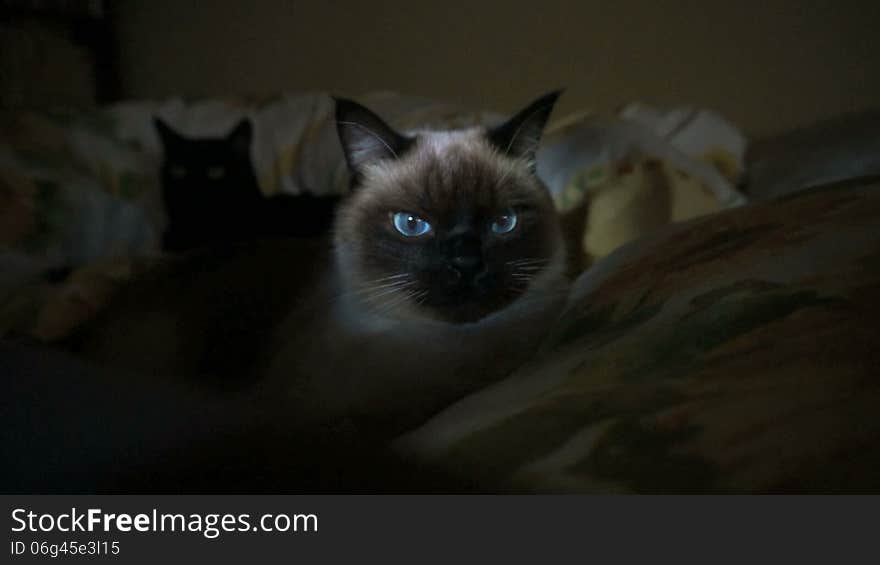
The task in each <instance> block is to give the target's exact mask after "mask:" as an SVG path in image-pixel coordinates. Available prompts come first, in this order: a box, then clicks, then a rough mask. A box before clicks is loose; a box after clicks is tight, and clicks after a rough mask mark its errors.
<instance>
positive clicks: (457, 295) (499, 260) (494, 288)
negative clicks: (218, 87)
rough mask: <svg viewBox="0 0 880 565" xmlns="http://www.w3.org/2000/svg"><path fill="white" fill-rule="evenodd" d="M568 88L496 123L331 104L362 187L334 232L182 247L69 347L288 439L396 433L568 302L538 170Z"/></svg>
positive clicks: (520, 343) (518, 355)
mask: <svg viewBox="0 0 880 565" xmlns="http://www.w3.org/2000/svg"><path fill="white" fill-rule="evenodd" d="M558 96H559V93H556V92H554V93H551V94H548V95H546V96H543V97H541V98H539V99H538V100H536V101H535V102H533V103H532V104H530V105H529V106H527V107H526V108H525V109H523V110H522V111H520V112H519V113H517V114H516V115H515V116H513V117H512V118H511V119H510V120H508V121H506V122H504V123H502V124H500V125H498V126H495V127H491V128H473V129H466V130H454V131H428V130H416V131H410V132H398V131H396V130H395V129H393V128H392V127H391V126H390V125H389V124H387V123H385V122H384V121H383V120H382V119H381V118H380V117H378V116H377V115H375V114H374V113H372V112H371V111H370V110H368V109H366V108H364V107H363V106H361V105H359V104H357V103H355V102H353V101H350V100H344V99H338V100H336V119H337V129H338V134H339V139H340V142H341V144H342V147H343V152H344V155H345V159H346V162H347V164H348V167H349V169H350V173H351V179H352V183H351V184H352V189H351V193H350V194H349V195H348V197H347V198H346V199H345V200H344V201H343V202H342V203H341V204H340V207H339V210H338V213H337V216H336V221H335V227H334V231H333V236H332V240H329V239H323V240H322V239H318V240H312V241H305V240H302V241H274V242H265V241H261V242H251V243H240V244H234V245H230V246H227V247H219V248H216V249H212V250H210V251H209V252H204V253H200V254H192V255H190V256H187V257H183V258H175V259H170V260H168V261H167V262H166V263H165V264H164V265H162V266H160V267H158V268H156V269H154V270H153V271H152V272H151V273H150V274H149V275H148V276H145V277H143V278H142V279H140V280H138V281H135V282H133V283H132V284H130V285H129V286H128V287H127V289H125V290H124V291H122V292H120V294H119V295H118V296H117V297H116V299H115V300H114V302H113V303H111V304H110V305H109V307H108V308H107V309H106V310H105V312H104V314H103V315H102V316H100V317H99V318H98V319H96V320H95V321H94V322H93V323H92V324H90V325H89V326H88V327H86V328H84V329H83V330H82V331H81V332H80V333H79V334H78V335H77V336H76V338H75V339H74V340H73V341H71V342H70V343H69V345H70V346H71V347H72V348H73V349H75V350H76V351H78V352H79V353H80V354H81V355H82V356H83V357H84V358H86V359H88V360H90V362H92V363H97V364H98V365H100V366H103V367H105V368H106V367H114V368H116V369H114V370H119V371H124V372H126V374H127V375H128V374H134V373H138V374H142V375H147V376H148V377H149V382H151V383H157V382H160V381H162V380H164V381H165V382H166V383H167V382H171V383H174V385H173V386H181V387H186V388H189V391H188V392H187V394H191V393H192V391H194V390H195V391H198V393H197V394H203V393H204V392H205V391H208V390H214V391H218V394H217V396H215V397H214V398H215V399H216V398H230V397H231V398H234V399H235V402H238V403H240V404H239V405H243V406H247V410H246V411H244V412H242V411H240V410H239V411H237V412H236V414H238V415H239V418H240V419H243V420H245V421H246V423H242V424H240V425H239V424H237V425H236V428H237V429H244V428H246V427H247V426H248V425H250V424H248V423H247V422H251V423H252V422H256V421H259V422H262V423H263V424H264V425H263V427H262V428H261V429H266V428H269V429H271V430H273V433H279V430H287V431H289V433H290V437H291V438H296V439H295V440H293V439H291V440H290V441H289V442H287V443H285V442H279V443H277V444H276V445H278V446H281V448H282V449H284V448H287V449H290V450H294V451H297V452H299V453H302V452H301V451H298V450H299V449H300V448H297V447H293V446H295V445H299V446H303V445H308V446H315V445H324V446H326V445H329V444H332V445H335V446H354V445H356V446H358V447H359V449H363V448H364V446H368V445H373V446H382V445H385V444H386V443H387V442H388V441H389V440H391V439H393V438H394V437H396V436H397V435H399V434H401V433H403V432H405V431H407V430H410V429H412V428H413V427H415V426H418V425H419V424H421V423H422V422H424V421H425V420H427V419H428V418H429V417H430V416H432V415H434V414H435V413H437V412H439V411H440V410H442V409H443V408H444V407H446V406H448V405H449V404H451V403H453V402H455V401H456V400H459V399H461V398H463V397H464V396H465V395H467V394H469V393H471V392H473V391H475V390H477V389H479V388H481V387H483V386H485V385H487V384H490V383H492V382H494V381H497V380H498V379H500V378H503V377H504V376H505V375H507V374H508V373H509V372H510V371H512V370H513V369H514V368H516V367H518V366H520V365H521V364H522V363H524V362H526V361H527V360H528V359H529V357H530V355H531V354H532V353H533V352H534V350H535V349H536V348H537V346H538V344H539V342H540V340H541V338H542V337H543V336H544V335H545V334H546V332H547V330H548V329H549V328H550V327H551V325H552V324H553V323H554V322H555V320H556V319H557V317H558V315H559V313H560V311H561V309H562V306H563V305H564V302H565V299H566V297H567V289H568V281H567V279H566V275H565V271H566V259H565V249H564V245H563V239H562V235H561V230H560V225H559V218H558V216H557V213H556V211H555V208H554V206H553V203H552V200H551V197H550V194H549V192H548V190H547V188H546V187H545V186H544V185H543V184H542V183H541V181H540V180H539V179H538V177H537V176H536V173H535V152H536V149H537V146H538V143H539V140H540V137H541V133H542V130H543V128H544V125H545V124H546V121H547V119H548V117H549V115H550V113H551V111H552V108H553V106H554V103H555V102H556V100H557V98H558ZM111 372H112V371H111ZM111 378H112V377H111ZM126 378H128V377H126ZM163 386H164V385H163ZM230 388H231V389H232V391H233V392H232V394H231V395H230V396H227V395H225V394H224V392H225V393H228V392H229V389H230ZM242 414H246V415H245V416H242ZM267 422H269V423H268V424H267ZM191 425H192V424H191ZM285 433H287V432H285Z"/></svg>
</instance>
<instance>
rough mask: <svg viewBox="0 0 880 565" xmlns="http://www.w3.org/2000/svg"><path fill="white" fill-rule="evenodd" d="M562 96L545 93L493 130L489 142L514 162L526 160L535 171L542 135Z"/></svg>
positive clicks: (559, 91)
mask: <svg viewBox="0 0 880 565" xmlns="http://www.w3.org/2000/svg"><path fill="white" fill-rule="evenodd" d="M561 94H562V90H557V91H554V92H551V93H549V94H545V95H544V96H542V97H540V98H538V99H537V100H535V101H534V102H532V103H531V104H529V105H528V106H526V107H525V108H524V109H523V110H520V111H519V113H517V114H516V115H515V116H514V117H512V118H510V119H509V120H507V121H506V122H504V123H503V124H501V125H499V126H496V127H494V128H491V129H490V130H489V132H488V136H489V141H490V142H491V143H492V145H494V146H495V147H496V148H497V149H498V150H499V151H500V152H501V153H502V154H504V155H507V156H508V157H512V158H514V159H524V160H525V161H526V162H528V163H529V166H530V167H531V168H532V170H534V166H535V153H536V152H537V150H538V143H539V142H540V141H541V134H542V133H543V132H544V126H545V125H547V119H548V118H549V117H550V113H551V112H552V111H553V106H554V105H555V104H556V101H557V100H558V99H559V96H560V95H561Z"/></svg>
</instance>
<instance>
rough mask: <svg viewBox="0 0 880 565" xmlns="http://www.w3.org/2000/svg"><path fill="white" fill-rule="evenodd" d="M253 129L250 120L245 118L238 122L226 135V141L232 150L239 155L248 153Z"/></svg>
mask: <svg viewBox="0 0 880 565" xmlns="http://www.w3.org/2000/svg"><path fill="white" fill-rule="evenodd" d="M253 135H254V130H253V126H252V125H251V121H250V120H249V119H247V118H245V119H243V120H242V121H240V122H238V124H237V125H236V126H235V127H234V128H233V129H232V131H230V132H229V133H228V134H227V135H226V142H227V143H228V144H229V145H230V147H232V149H233V151H235V152H236V153H238V154H241V155H248V154H249V152H250V150H251V139H252V138H253Z"/></svg>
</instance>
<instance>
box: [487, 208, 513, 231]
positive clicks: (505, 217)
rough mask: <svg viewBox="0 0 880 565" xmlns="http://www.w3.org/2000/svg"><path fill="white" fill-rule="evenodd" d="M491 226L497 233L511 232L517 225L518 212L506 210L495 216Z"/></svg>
mask: <svg viewBox="0 0 880 565" xmlns="http://www.w3.org/2000/svg"><path fill="white" fill-rule="evenodd" d="M489 227H490V228H491V229H492V231H493V232H494V233H497V234H505V233H510V232H512V231H513V228H515V227H516V214H515V213H514V212H513V211H512V210H511V211H508V212H505V213H504V214H501V215H500V216H498V217H497V218H495V221H493V222H492V225H491V226H489Z"/></svg>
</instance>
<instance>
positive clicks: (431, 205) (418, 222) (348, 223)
mask: <svg viewBox="0 0 880 565" xmlns="http://www.w3.org/2000/svg"><path fill="white" fill-rule="evenodd" d="M556 97H557V94H555V93H554V94H551V95H548V96H545V97H543V98H541V99H539V100H538V101H536V102H535V103H533V104H532V105H530V106H529V107H528V108H526V109H525V110H523V111H522V112H520V113H519V114H517V115H516V116H514V118H512V119H511V120H510V121H508V122H506V123H504V124H502V125H500V126H498V127H496V128H494V129H490V130H480V129H473V130H464V131H459V132H421V133H418V134H416V135H414V136H404V135H401V134H399V133H397V132H395V131H394V130H392V129H391V128H390V126H388V125H387V124H385V123H384V122H382V121H381V120H380V119H379V118H378V117H376V116H375V115H374V114H372V113H371V112H369V111H368V110H366V109H365V108H363V107H361V106H359V105H357V104H354V103H353V102H349V101H343V100H340V101H337V120H338V124H339V133H340V139H341V140H342V143H343V148H344V149H345V155H346V158H347V160H348V163H349V166H350V170H351V172H352V177H353V194H352V195H351V197H350V198H349V199H348V202H346V203H345V205H344V206H343V207H342V209H341V210H340V214H339V219H338V221H337V226H336V243H337V252H338V253H341V254H343V255H344V260H345V261H344V262H345V264H346V265H347V266H348V267H349V269H348V272H347V273H346V274H347V275H348V277H349V278H350V279H351V280H350V281H348V282H349V283H350V284H349V286H352V287H354V291H355V292H356V293H357V294H358V296H359V297H360V298H361V299H362V300H363V301H364V302H365V303H366V304H367V305H369V306H370V307H372V308H373V309H374V310H375V311H377V312H380V313H384V314H388V315H389V316H395V315H416V316H422V317H426V318H432V319H439V320H443V321H448V322H453V323H467V322H475V321H478V320H480V319H482V318H484V317H486V316H488V315H490V314H492V313H493V312H496V311H499V310H501V309H503V308H505V307H506V306H508V305H509V304H511V303H512V302H514V301H515V300H517V298H519V297H520V296H522V295H523V294H525V293H527V292H529V291H530V290H533V289H535V288H536V287H539V286H540V285H542V284H543V283H545V282H546V279H548V278H550V277H555V276H556V275H558V274H559V272H560V271H561V264H562V262H563V250H562V244H561V236H560V232H559V226H558V221H557V216H556V212H555V210H554V208H553V204H552V201H551V199H550V196H549V194H548V192H547V190H546V188H545V187H544V186H543V184H541V182H540V181H539V180H538V179H537V177H536V176H535V174H534V152H535V149H536V145H537V142H538V139H539V138H540V135H541V130H542V129H543V126H544V124H545V122H546V120H547V117H548V116H549V113H550V110H551V109H552V105H553V102H555V100H556Z"/></svg>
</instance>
